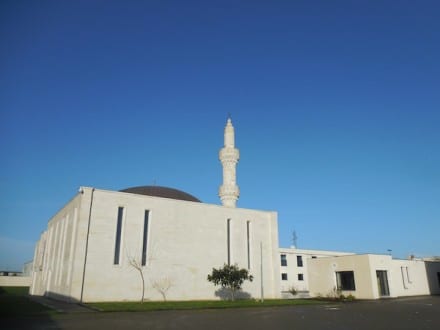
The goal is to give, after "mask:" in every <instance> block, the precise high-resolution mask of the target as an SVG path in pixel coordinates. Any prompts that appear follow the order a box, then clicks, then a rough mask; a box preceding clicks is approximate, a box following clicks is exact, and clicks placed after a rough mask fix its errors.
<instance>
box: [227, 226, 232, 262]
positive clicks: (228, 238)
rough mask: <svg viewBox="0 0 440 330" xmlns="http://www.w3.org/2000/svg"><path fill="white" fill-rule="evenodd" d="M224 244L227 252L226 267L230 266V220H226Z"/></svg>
mask: <svg viewBox="0 0 440 330" xmlns="http://www.w3.org/2000/svg"><path fill="white" fill-rule="evenodd" d="M226 232H227V233H226V235H227V238H226V244H227V250H228V265H230V264H231V219H228V221H227V228H226Z"/></svg>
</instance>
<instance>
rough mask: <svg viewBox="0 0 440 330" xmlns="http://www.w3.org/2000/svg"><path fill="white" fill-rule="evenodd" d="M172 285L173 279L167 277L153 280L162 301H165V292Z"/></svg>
mask: <svg viewBox="0 0 440 330" xmlns="http://www.w3.org/2000/svg"><path fill="white" fill-rule="evenodd" d="M172 286H173V281H172V280H171V279H170V278H169V277H164V278H161V279H160V280H157V281H154V282H153V288H155V289H156V290H157V291H159V293H160V294H161V295H162V298H163V301H167V292H168V290H169V289H170V288H171V287H172Z"/></svg>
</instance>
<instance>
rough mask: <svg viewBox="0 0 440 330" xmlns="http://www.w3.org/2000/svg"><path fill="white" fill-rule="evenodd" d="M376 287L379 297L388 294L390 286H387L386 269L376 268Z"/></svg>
mask: <svg viewBox="0 0 440 330" xmlns="http://www.w3.org/2000/svg"><path fill="white" fill-rule="evenodd" d="M376 277H377V287H378V289H379V295H380V296H381V297H387V296H389V295H390V288H389V287H388V275H387V271H386V270H376Z"/></svg>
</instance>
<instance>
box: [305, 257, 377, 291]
mask: <svg viewBox="0 0 440 330" xmlns="http://www.w3.org/2000/svg"><path fill="white" fill-rule="evenodd" d="M341 271H353V272H354V278H355V286H356V290H355V291H342V294H344V295H350V294H351V295H353V296H355V297H356V298H358V299H375V298H377V297H376V296H375V295H374V293H373V290H372V286H373V285H372V283H373V282H372V281H373V280H372V276H371V271H370V258H369V255H351V256H340V257H329V258H319V259H311V260H309V274H308V275H309V277H308V278H309V287H310V295H311V296H312V297H316V296H323V297H326V296H329V295H330V296H331V295H332V294H333V292H334V290H335V288H336V287H337V283H336V272H341Z"/></svg>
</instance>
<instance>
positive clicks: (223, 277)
mask: <svg viewBox="0 0 440 330" xmlns="http://www.w3.org/2000/svg"><path fill="white" fill-rule="evenodd" d="M253 279H254V277H253V276H252V275H250V274H249V272H248V270H247V269H244V268H242V269H240V268H238V265H237V264H235V265H227V264H224V266H223V268H219V269H215V268H213V269H212V273H211V274H209V275H208V281H209V282H212V283H214V285H221V286H222V287H223V288H227V289H229V291H230V293H231V300H232V301H234V300H235V293H236V292H237V291H239V290H241V286H242V284H243V282H244V281H245V280H249V281H250V282H252V280H253Z"/></svg>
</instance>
